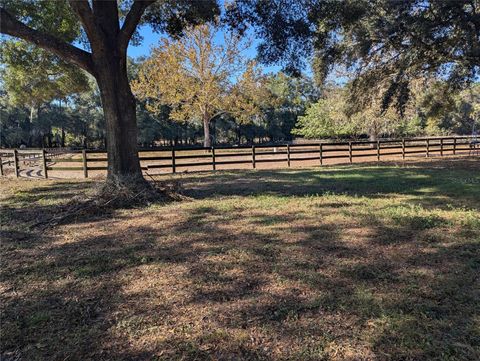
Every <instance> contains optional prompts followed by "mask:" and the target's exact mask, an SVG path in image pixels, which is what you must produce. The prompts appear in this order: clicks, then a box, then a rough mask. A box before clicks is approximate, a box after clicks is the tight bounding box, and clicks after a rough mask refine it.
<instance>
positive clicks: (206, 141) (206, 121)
mask: <svg viewBox="0 0 480 361" xmlns="http://www.w3.org/2000/svg"><path fill="white" fill-rule="evenodd" d="M203 136H204V137H203V146H204V147H205V148H210V147H211V146H212V139H211V137H210V116H209V115H208V114H204V115H203Z"/></svg>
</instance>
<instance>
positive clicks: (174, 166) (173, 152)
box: [172, 147, 177, 173]
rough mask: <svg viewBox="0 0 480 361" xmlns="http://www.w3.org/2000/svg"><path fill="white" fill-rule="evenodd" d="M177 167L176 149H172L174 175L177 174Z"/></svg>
mask: <svg viewBox="0 0 480 361" xmlns="http://www.w3.org/2000/svg"><path fill="white" fill-rule="evenodd" d="M176 171H177V169H176V165H175V148H174V147H172V173H176Z"/></svg>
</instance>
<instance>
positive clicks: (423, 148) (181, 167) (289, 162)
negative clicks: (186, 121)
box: [0, 136, 480, 178]
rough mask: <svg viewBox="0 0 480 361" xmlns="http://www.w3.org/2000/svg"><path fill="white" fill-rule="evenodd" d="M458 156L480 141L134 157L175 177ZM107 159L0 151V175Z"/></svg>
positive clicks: (101, 167) (474, 150) (80, 167)
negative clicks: (267, 167) (182, 173)
mask: <svg viewBox="0 0 480 361" xmlns="http://www.w3.org/2000/svg"><path fill="white" fill-rule="evenodd" d="M457 154H468V155H479V154H480V141H478V140H477V139H476V138H473V137H472V136H450V137H430V138H403V139H382V140H376V141H358V140H357V141H348V142H317V143H302V144H279V145H254V146H235V147H232V146H230V147H226V146H218V147H211V148H204V147H188V148H165V147H164V148H157V149H150V150H140V152H139V158H140V163H141V167H142V170H143V171H144V172H146V173H148V172H149V171H155V170H157V171H163V172H166V173H176V172H179V171H185V170H187V171H189V172H192V171H205V170H219V169H238V168H235V166H241V165H244V166H247V167H250V168H253V169H255V168H257V167H258V166H259V164H265V163H270V164H271V163H278V164H279V166H286V167H291V166H295V165H296V164H298V163H299V162H313V164H310V165H314V164H317V165H324V164H325V163H326V162H327V161H335V162H337V164H338V162H340V163H353V162H354V161H355V160H356V159H360V160H365V159H366V158H372V160H377V161H380V160H382V159H384V160H385V159H387V158H388V159H390V158H391V157H395V158H402V159H405V158H406V157H418V156H423V157H431V156H446V155H457ZM107 161H108V158H107V154H106V152H105V151H99V150H90V149H84V150H69V149H64V148H61V149H59V148H49V149H0V174H1V175H4V173H5V172H4V170H5V169H6V168H13V173H14V175H15V176H16V177H19V171H20V170H21V168H22V165H23V166H27V167H29V166H32V165H33V166H35V167H37V168H38V169H40V170H41V172H40V173H41V174H42V176H43V177H44V178H48V174H49V172H50V171H52V172H54V171H62V172H77V173H78V174H79V175H80V174H81V175H82V176H83V177H84V178H88V177H89V175H90V174H91V172H92V171H105V170H106V169H107ZM232 166H233V168H232ZM225 167H228V168H225ZM244 168H245V167H244Z"/></svg>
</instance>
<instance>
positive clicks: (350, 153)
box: [348, 142, 353, 164]
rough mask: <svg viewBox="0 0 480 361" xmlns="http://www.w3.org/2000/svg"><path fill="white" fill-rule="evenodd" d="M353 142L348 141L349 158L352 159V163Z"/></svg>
mask: <svg viewBox="0 0 480 361" xmlns="http://www.w3.org/2000/svg"><path fill="white" fill-rule="evenodd" d="M352 158H353V154H352V142H348V159H349V160H350V164H351V163H352Z"/></svg>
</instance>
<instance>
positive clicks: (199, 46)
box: [132, 25, 261, 147]
mask: <svg viewBox="0 0 480 361" xmlns="http://www.w3.org/2000/svg"><path fill="white" fill-rule="evenodd" d="M214 38H215V28H214V27H213V26H212V25H202V26H197V27H194V28H189V29H188V30H187V31H186V33H185V35H184V36H183V37H181V38H179V39H175V40H169V39H162V40H161V44H160V46H159V47H157V48H155V49H154V50H153V54H152V56H151V57H150V58H149V59H148V60H147V61H146V62H145V63H144V64H143V66H142V68H141V70H140V73H139V76H138V80H137V81H134V82H133V84H132V88H133V90H134V92H135V94H136V95H137V96H138V97H139V98H140V99H143V100H145V101H146V107H147V109H148V110H150V111H153V112H158V111H159V110H161V108H162V107H163V106H164V105H165V104H168V105H169V106H170V107H171V112H170V117H171V118H172V119H174V120H177V121H188V122H200V124H202V125H203V129H204V146H205V147H210V146H211V136H210V125H211V122H212V120H213V119H215V118H217V117H219V116H220V115H222V114H225V113H231V114H236V115H237V117H238V118H239V119H240V120H245V119H246V118H248V117H250V116H252V115H257V114H259V113H260V110H259V108H258V106H257V105H256V102H255V97H256V95H255V92H256V91H257V90H259V89H260V88H261V84H260V80H259V78H260V76H259V72H258V70H257V69H255V65H254V63H251V62H250V63H249V62H246V61H245V60H244V55H243V54H242V52H243V51H244V50H245V45H244V44H242V42H241V40H240V38H239V37H238V36H237V35H235V34H233V33H225V36H224V40H223V42H222V43H221V44H218V43H216V42H215V40H214Z"/></svg>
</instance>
